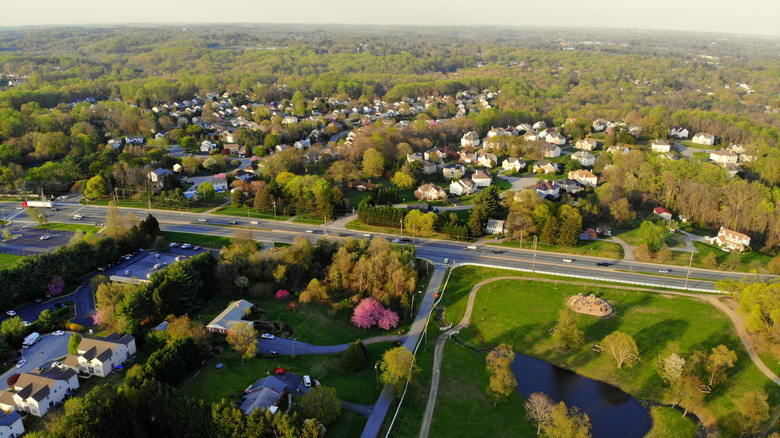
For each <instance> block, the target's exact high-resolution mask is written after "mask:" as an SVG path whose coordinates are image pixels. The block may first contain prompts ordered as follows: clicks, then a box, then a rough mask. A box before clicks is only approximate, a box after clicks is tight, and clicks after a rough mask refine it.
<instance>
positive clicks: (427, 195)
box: [414, 184, 447, 201]
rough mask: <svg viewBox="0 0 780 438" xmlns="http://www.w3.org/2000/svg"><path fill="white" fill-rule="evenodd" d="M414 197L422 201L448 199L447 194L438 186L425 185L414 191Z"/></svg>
mask: <svg viewBox="0 0 780 438" xmlns="http://www.w3.org/2000/svg"><path fill="white" fill-rule="evenodd" d="M414 196H416V197H417V199H419V200H420V201H438V200H441V199H447V192H445V191H444V189H442V188H441V187H439V186H437V185H433V184H424V185H421V186H420V187H419V188H417V190H415V191H414Z"/></svg>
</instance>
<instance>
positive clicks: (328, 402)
mask: <svg viewBox="0 0 780 438" xmlns="http://www.w3.org/2000/svg"><path fill="white" fill-rule="evenodd" d="M299 409H300V413H301V415H303V416H304V417H306V418H316V419H317V420H318V421H319V422H320V423H322V424H324V425H326V426H327V425H329V424H331V423H333V422H334V421H336V419H337V418H338V417H339V415H341V400H339V398H338V396H337V395H336V389H335V388H328V387H325V386H320V387H319V388H311V389H310V390H308V391H306V394H304V395H303V397H301V403H300V408H299Z"/></svg>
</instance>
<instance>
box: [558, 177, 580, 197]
mask: <svg viewBox="0 0 780 438" xmlns="http://www.w3.org/2000/svg"><path fill="white" fill-rule="evenodd" d="M556 184H558V187H560V188H561V190H563V191H564V192H566V193H568V194H570V195H576V194H577V193H579V192H581V191H583V190H585V187H583V186H582V185H581V184H580V183H579V182H577V181H576V180H573V179H571V178H564V179H562V180H560V181H557V182H556Z"/></svg>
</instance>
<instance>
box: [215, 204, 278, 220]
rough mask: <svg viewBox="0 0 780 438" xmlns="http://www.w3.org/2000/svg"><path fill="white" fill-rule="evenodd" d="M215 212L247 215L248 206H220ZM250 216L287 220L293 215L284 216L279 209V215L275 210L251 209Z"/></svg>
mask: <svg viewBox="0 0 780 438" xmlns="http://www.w3.org/2000/svg"><path fill="white" fill-rule="evenodd" d="M214 214H224V215H229V216H241V217H246V208H245V207H230V206H227V207H220V208H218V209H216V210H215V211H214ZM249 216H250V217H253V218H256V219H269V220H275V221H286V220H287V219H290V218H291V217H292V216H283V215H282V214H281V210H280V211H279V214H278V215H274V212H273V210H271V211H270V212H265V211H263V212H262V213H260V212H258V211H256V210H253V209H251V208H250V209H249Z"/></svg>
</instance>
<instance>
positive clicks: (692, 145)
mask: <svg viewBox="0 0 780 438" xmlns="http://www.w3.org/2000/svg"><path fill="white" fill-rule="evenodd" d="M679 143H680V144H682V145H683V146H686V147H689V148H693V149H706V150H713V151H714V150H718V149H720V148H721V145H719V144H715V145H712V146H710V145H706V144H698V143H694V142H692V141H691V140H679ZM707 156H708V157H709V153H708V154H707Z"/></svg>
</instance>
